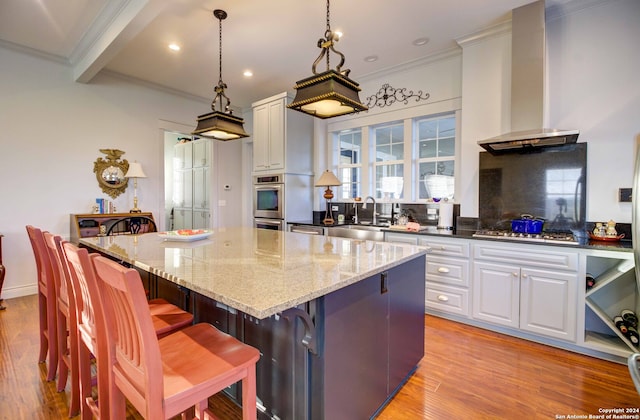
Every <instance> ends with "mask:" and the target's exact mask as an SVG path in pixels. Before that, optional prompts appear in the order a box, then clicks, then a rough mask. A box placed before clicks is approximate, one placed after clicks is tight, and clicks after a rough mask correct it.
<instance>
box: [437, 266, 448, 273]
mask: <svg viewBox="0 0 640 420" xmlns="http://www.w3.org/2000/svg"><path fill="white" fill-rule="evenodd" d="M448 272H449V269H448V268H447V267H439V268H438V273H448Z"/></svg>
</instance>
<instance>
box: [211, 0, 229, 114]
mask: <svg viewBox="0 0 640 420" xmlns="http://www.w3.org/2000/svg"><path fill="white" fill-rule="evenodd" d="M213 15H214V16H215V17H216V18H217V19H218V21H219V26H218V47H219V48H218V51H219V53H218V59H219V67H218V68H219V76H220V77H219V78H218V85H217V86H216V87H215V89H214V90H215V92H216V96H215V98H213V102H212V103H211V110H212V111H215V110H216V102H220V111H221V112H226V113H228V114H230V115H231V114H233V111H232V110H231V100H230V99H229V97H228V96H227V95H226V94H225V91H224V90H225V89H226V88H227V85H226V84H225V83H224V82H223V81H222V21H223V19H226V18H227V12H225V11H224V10H218V9H216V10H214V11H213ZM223 100H226V101H227V104H226V105H225V106H223Z"/></svg>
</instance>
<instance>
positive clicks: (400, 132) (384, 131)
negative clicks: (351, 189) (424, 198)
mask: <svg viewBox="0 0 640 420" xmlns="http://www.w3.org/2000/svg"><path fill="white" fill-rule="evenodd" d="M373 133H374V134H373V136H374V137H373V139H374V140H373V141H374V143H375V162H374V170H375V180H374V182H375V195H374V197H376V198H383V197H384V198H395V199H401V198H402V197H403V195H402V193H403V184H404V183H403V182H402V181H403V179H404V157H405V153H404V127H403V125H402V123H394V124H389V125H383V126H379V127H376V128H374V129H373Z"/></svg>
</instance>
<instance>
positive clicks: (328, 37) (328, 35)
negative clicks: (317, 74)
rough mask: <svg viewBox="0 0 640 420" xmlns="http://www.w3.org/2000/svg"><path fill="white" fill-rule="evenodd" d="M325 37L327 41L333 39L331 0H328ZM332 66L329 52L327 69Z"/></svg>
mask: <svg viewBox="0 0 640 420" xmlns="http://www.w3.org/2000/svg"><path fill="white" fill-rule="evenodd" d="M324 37H325V38H326V40H327V41H332V40H333V33H332V32H331V16H330V13H329V0H327V30H326V31H325V34H324ZM330 68H331V63H329V53H327V70H329V69H330Z"/></svg>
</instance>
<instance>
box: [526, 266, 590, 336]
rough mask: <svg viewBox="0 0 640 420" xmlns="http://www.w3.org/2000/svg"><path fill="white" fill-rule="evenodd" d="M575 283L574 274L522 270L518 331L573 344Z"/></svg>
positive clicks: (574, 333) (574, 332)
mask: <svg viewBox="0 0 640 420" xmlns="http://www.w3.org/2000/svg"><path fill="white" fill-rule="evenodd" d="M577 284H578V277H577V274H575V273H560V272H556V271H548V270H537V269H531V268H523V269H522V272H521V283H520V289H521V293H520V296H521V297H520V328H521V329H523V330H527V331H531V332H533V333H536V334H541V335H546V336H549V337H554V338H561V339H564V340H570V341H575V339H576V322H577V321H576V314H577V311H576V296H577V294H578V290H577Z"/></svg>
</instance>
